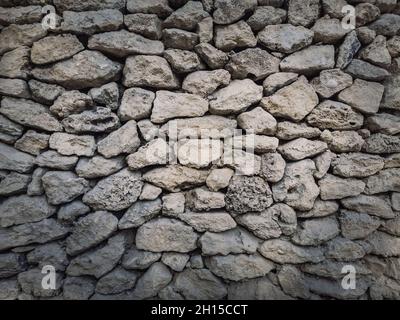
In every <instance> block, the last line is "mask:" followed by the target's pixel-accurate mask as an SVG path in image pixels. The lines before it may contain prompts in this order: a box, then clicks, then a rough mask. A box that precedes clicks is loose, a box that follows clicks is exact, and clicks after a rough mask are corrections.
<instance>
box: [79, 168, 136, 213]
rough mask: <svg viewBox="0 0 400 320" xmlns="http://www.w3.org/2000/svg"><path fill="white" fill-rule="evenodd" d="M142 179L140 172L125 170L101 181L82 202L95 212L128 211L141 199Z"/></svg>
mask: <svg viewBox="0 0 400 320" xmlns="http://www.w3.org/2000/svg"><path fill="white" fill-rule="evenodd" d="M141 178H142V175H141V173H140V172H132V171H129V170H128V169H123V170H121V171H119V172H117V173H114V174H113V175H111V176H108V177H107V178H104V179H102V180H100V181H99V182H98V183H97V184H96V186H95V187H94V188H93V189H91V190H90V191H89V192H87V193H86V194H85V195H84V196H83V199H82V201H83V202H84V203H85V204H87V205H89V206H90V207H92V208H94V209H95V210H109V211H119V210H123V209H126V208H128V207H129V206H131V205H132V204H133V203H135V202H136V201H137V199H138V198H139V195H140V192H141V190H142V186H143V182H142V180H141Z"/></svg>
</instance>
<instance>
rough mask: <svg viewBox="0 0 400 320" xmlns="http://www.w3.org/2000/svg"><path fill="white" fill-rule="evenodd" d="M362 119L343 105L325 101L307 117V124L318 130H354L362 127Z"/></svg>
mask: <svg viewBox="0 0 400 320" xmlns="http://www.w3.org/2000/svg"><path fill="white" fill-rule="evenodd" d="M363 122H364V117H363V116H362V114H360V113H358V112H356V111H354V110H352V108H351V107H350V106H349V105H347V104H344V103H341V102H336V101H333V100H325V101H324V102H322V103H321V104H319V105H318V106H317V107H315V108H314V109H313V110H312V111H311V113H310V114H309V115H308V117H307V123H308V124H310V125H312V126H314V127H317V128H319V129H333V130H355V129H359V128H361V127H362V125H363Z"/></svg>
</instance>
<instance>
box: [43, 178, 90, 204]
mask: <svg viewBox="0 0 400 320" xmlns="http://www.w3.org/2000/svg"><path fill="white" fill-rule="evenodd" d="M42 183H43V188H44V191H45V193H46V196H47V198H48V199H49V202H50V203H51V204H54V205H58V204H62V203H67V202H70V201H72V200H74V199H75V198H76V197H78V196H80V195H81V194H83V193H85V192H86V191H87V190H88V189H89V182H88V181H87V180H85V179H83V178H79V177H78V176H77V175H76V174H74V173H72V172H62V171H49V172H47V173H46V174H45V175H44V176H43V177H42Z"/></svg>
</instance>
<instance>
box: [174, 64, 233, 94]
mask: <svg viewBox="0 0 400 320" xmlns="http://www.w3.org/2000/svg"><path fill="white" fill-rule="evenodd" d="M230 79H231V75H230V73H229V72H228V71H226V70H223V69H217V70H214V71H196V72H193V73H191V74H189V75H188V76H187V77H186V78H185V80H184V81H183V83H182V89H183V90H185V91H187V92H189V93H192V94H196V95H199V96H202V97H207V96H209V95H211V94H212V93H214V91H215V90H217V89H218V87H220V86H226V85H228V84H229V82H230Z"/></svg>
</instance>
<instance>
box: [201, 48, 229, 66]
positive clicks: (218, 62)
mask: <svg viewBox="0 0 400 320" xmlns="http://www.w3.org/2000/svg"><path fill="white" fill-rule="evenodd" d="M195 50H196V53H197V54H198V55H199V56H200V58H201V59H203V60H204V62H205V63H206V64H207V65H208V66H209V67H210V68H211V69H221V68H223V67H224V66H225V64H226V63H227V62H228V60H229V57H228V55H227V54H226V53H225V52H223V51H221V50H218V49H217V48H215V47H213V46H212V45H211V44H209V43H201V44H199V45H197V46H196V47H195Z"/></svg>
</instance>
